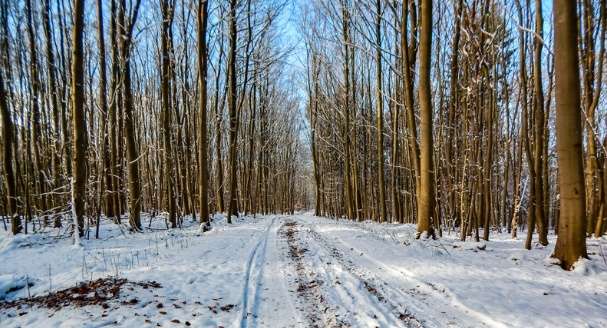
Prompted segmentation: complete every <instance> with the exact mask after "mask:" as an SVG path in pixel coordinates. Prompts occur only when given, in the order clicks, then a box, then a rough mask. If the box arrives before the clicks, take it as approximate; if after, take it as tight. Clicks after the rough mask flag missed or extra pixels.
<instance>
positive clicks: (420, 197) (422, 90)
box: [417, 0, 435, 238]
mask: <svg viewBox="0 0 607 328" xmlns="http://www.w3.org/2000/svg"><path fill="white" fill-rule="evenodd" d="M431 51H432V0H421V29H420V47H419V60H420V62H419V65H420V67H419V105H420V106H419V110H420V128H421V129H420V133H421V135H420V137H421V145H420V155H421V156H420V190H419V191H418V193H417V211H418V212H417V213H418V214H417V234H418V238H419V236H421V235H424V234H425V235H427V236H432V237H434V228H433V224H434V220H435V218H434V202H435V199H434V159H433V155H432V154H433V143H432V95H431V88H430V59H431V58H430V56H431Z"/></svg>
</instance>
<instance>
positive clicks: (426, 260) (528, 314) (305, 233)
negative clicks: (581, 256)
mask: <svg viewBox="0 0 607 328" xmlns="http://www.w3.org/2000/svg"><path fill="white" fill-rule="evenodd" d="M147 220H150V218H146V220H144V221H145V222H149V221H147ZM188 224H191V225H190V226H188ZM163 225H164V220H162V219H159V218H156V219H153V220H152V221H151V228H149V229H148V230H147V231H146V232H145V233H142V234H129V233H124V234H123V233H122V232H120V230H119V229H118V228H116V227H115V226H113V225H112V224H111V223H108V224H107V226H106V227H104V229H102V231H106V234H105V235H104V236H102V238H101V239H100V240H94V239H91V240H89V241H86V242H85V243H84V247H82V248H74V247H73V246H72V245H71V240H70V239H69V238H57V237H55V236H53V232H51V231H49V232H48V233H47V234H44V233H42V234H37V235H23V236H21V237H19V238H14V237H9V235H8V233H6V234H4V233H3V234H0V261H1V263H3V265H2V266H0V282H3V284H4V287H6V286H9V287H10V286H13V287H19V286H18V282H19V281H22V280H19V279H20V275H23V274H24V273H27V274H28V277H27V279H28V280H29V281H30V282H32V283H33V285H32V286H31V287H30V288H29V293H30V295H32V297H35V296H36V295H46V294H48V291H49V289H51V291H52V292H53V293H56V291H58V290H61V289H64V288H68V287H73V286H74V285H75V284H76V283H78V282H82V281H91V280H96V279H98V278H101V277H107V276H118V277H120V278H126V279H128V280H129V281H139V282H141V281H154V282H158V283H159V284H160V285H161V286H162V287H160V288H145V289H143V288H140V287H138V285H125V286H130V287H128V288H123V292H122V293H121V294H120V297H119V298H118V299H116V300H113V301H110V302H107V304H106V305H103V306H98V305H88V306H84V307H73V306H68V307H65V306H64V307H62V308H61V309H47V308H31V307H28V306H26V307H22V308H2V306H0V325H1V326H3V327H16V326H27V325H37V326H45V327H65V326H69V325H70V324H78V325H81V324H82V323H85V326H90V327H98V326H103V325H114V324H118V325H121V326H135V325H141V324H144V325H145V324H148V325H150V326H155V325H157V324H160V325H162V326H165V325H174V324H177V323H178V324H180V325H186V326H188V325H191V326H195V327H218V326H223V327H528V326H534V327H538V326H555V327H560V326H584V325H586V326H588V327H598V326H605V325H607V317H606V316H605V315H604V314H605V313H607V284H606V283H605V281H607V279H606V278H607V277H606V276H605V275H606V273H605V272H606V270H605V268H602V267H601V268H599V267H597V266H603V265H605V264H604V263H601V261H600V258H598V257H597V258H596V259H595V261H593V262H592V266H591V265H588V267H586V268H583V270H582V269H580V270H576V271H574V272H566V271H563V270H561V269H560V268H559V267H557V266H554V265H551V264H550V263H548V262H547V261H546V258H547V257H548V255H549V254H550V252H551V250H552V248H551V246H549V247H547V248H541V247H539V246H538V247H537V248H536V249H535V251H533V252H528V251H526V250H523V249H522V247H520V246H521V245H520V244H521V243H522V241H516V240H511V239H509V238H508V237H507V236H506V235H503V236H502V235H500V236H501V237H502V238H495V239H494V241H492V242H489V243H470V242H468V243H461V242H459V241H457V240H456V239H455V238H454V237H451V236H448V235H445V236H444V237H443V238H442V239H440V240H435V241H433V240H426V241H419V240H416V239H415V238H414V235H415V227H414V226H412V225H397V224H394V225H391V224H388V225H386V224H384V225H380V224H376V223H369V222H367V223H359V222H353V221H347V220H339V221H337V220H331V219H327V218H318V217H314V216H312V215H310V214H307V213H303V214H298V215H290V216H267V217H265V216H264V217H257V218H252V217H245V218H241V219H239V220H237V221H236V222H235V223H234V224H231V225H229V224H226V223H225V220H224V219H223V218H221V217H219V218H217V219H216V220H215V221H214V223H213V226H214V227H213V230H211V231H210V232H206V233H203V234H201V233H200V231H199V229H198V227H197V226H196V225H195V224H194V223H189V221H188V220H186V222H185V227H184V228H182V229H173V230H164V229H161V228H162V226H163ZM55 233H56V232H55ZM551 241H552V242H553V240H551ZM589 244H590V246H589V248H590V252H591V254H593V255H592V256H600V254H599V253H600V250H599V248H598V247H599V245H600V244H599V241H596V242H594V243H593V242H590V243H589ZM11 284H12V285H11ZM0 285H2V284H0ZM0 287H2V286H0ZM4 287H2V288H4ZM2 288H0V289H2ZM16 289H18V290H16V291H13V292H6V291H7V290H8V289H5V291H4V292H0V296H4V297H6V299H7V300H15V299H19V298H27V295H28V290H27V289H26V288H21V289H19V288H16ZM3 293H4V295H2V294H3ZM0 304H2V303H1V301H0Z"/></svg>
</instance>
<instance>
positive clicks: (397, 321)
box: [307, 228, 424, 328]
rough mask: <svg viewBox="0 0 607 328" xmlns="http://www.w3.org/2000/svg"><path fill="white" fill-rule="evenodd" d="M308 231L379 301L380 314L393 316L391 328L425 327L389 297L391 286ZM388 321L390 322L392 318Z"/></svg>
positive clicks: (312, 230) (337, 262)
mask: <svg viewBox="0 0 607 328" xmlns="http://www.w3.org/2000/svg"><path fill="white" fill-rule="evenodd" d="M307 230H308V233H309V235H310V236H311V237H312V239H313V240H315V241H316V242H317V244H318V245H319V246H320V247H321V248H322V249H324V250H325V252H326V253H327V255H328V256H330V257H331V258H332V259H334V260H335V261H334V262H335V263H336V264H337V265H338V266H339V267H340V268H341V269H343V271H345V272H347V273H348V274H349V275H350V276H351V277H352V278H353V279H355V280H357V281H358V282H359V284H360V286H361V287H362V288H361V289H364V290H365V291H366V293H368V295H369V296H370V297H371V298H372V299H375V300H377V302H376V303H375V304H374V305H375V307H376V310H377V311H378V312H380V313H383V314H387V315H389V316H390V315H391V316H392V322H391V323H390V325H391V326H392V325H399V326H400V325H404V326H405V327H415V328H418V327H424V325H423V322H422V321H421V320H419V319H418V318H416V317H415V316H414V315H413V314H411V313H410V312H409V310H408V309H407V308H406V307H405V306H404V304H400V303H395V302H393V301H392V299H393V297H392V296H393V295H388V293H386V291H385V290H386V286H389V285H388V284H387V283H386V282H384V281H381V280H379V279H376V278H375V277H373V276H370V275H369V274H367V273H366V272H364V271H362V270H360V269H359V268H358V267H356V266H355V265H354V263H353V262H352V261H349V260H347V259H346V257H345V256H344V254H343V253H342V252H340V251H339V250H338V249H337V248H335V247H332V246H331V245H329V243H328V242H327V241H326V240H324V238H323V237H322V236H320V234H319V233H318V232H317V231H316V230H314V229H312V228H308V229H307ZM333 265H335V264H333ZM352 296H355V295H352ZM358 296H360V295H358ZM386 319H388V320H390V318H386Z"/></svg>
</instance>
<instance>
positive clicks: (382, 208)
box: [375, 0, 386, 222]
mask: <svg viewBox="0 0 607 328" xmlns="http://www.w3.org/2000/svg"><path fill="white" fill-rule="evenodd" d="M375 8H376V10H377V13H376V21H375V38H376V40H375V61H376V66H377V68H376V72H375V73H376V80H377V81H376V100H377V120H376V127H377V132H376V133H377V158H376V160H377V174H378V176H379V177H378V181H379V185H378V188H379V199H378V201H379V222H383V221H385V220H386V196H385V192H386V187H385V183H384V174H385V173H384V95H383V93H384V91H383V88H382V84H383V83H382V79H383V77H382V68H381V66H382V64H381V62H382V54H381V51H382V50H381V17H382V12H381V11H382V8H381V0H377V1H376V6H375Z"/></svg>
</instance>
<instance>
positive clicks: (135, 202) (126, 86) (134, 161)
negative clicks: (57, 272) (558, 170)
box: [119, 0, 142, 231]
mask: <svg viewBox="0 0 607 328" xmlns="http://www.w3.org/2000/svg"><path fill="white" fill-rule="evenodd" d="M140 4H141V0H137V2H136V4H135V7H134V9H133V13H132V17H131V19H130V21H129V22H128V26H127V22H126V17H125V16H126V0H122V2H121V4H120V14H119V26H120V31H121V33H120V36H121V40H122V43H121V47H120V52H121V61H122V84H123V85H122V87H123V88H122V91H123V99H122V100H123V107H124V108H123V110H124V138H125V142H126V161H127V175H128V178H127V179H128V182H127V184H128V193H129V224H130V225H131V228H132V229H133V230H135V231H141V230H142V228H141V218H140V214H141V185H140V184H141V182H140V181H139V151H138V149H137V143H136V141H135V126H134V117H133V116H134V115H135V113H134V108H133V107H134V106H133V94H132V90H131V58H130V57H131V55H130V51H131V40H132V35H133V27H134V24H135V21H136V19H137V13H138V11H139V5H140Z"/></svg>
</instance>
